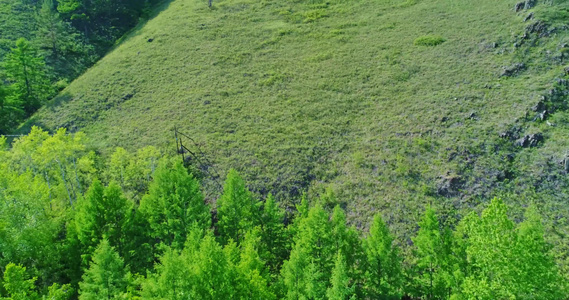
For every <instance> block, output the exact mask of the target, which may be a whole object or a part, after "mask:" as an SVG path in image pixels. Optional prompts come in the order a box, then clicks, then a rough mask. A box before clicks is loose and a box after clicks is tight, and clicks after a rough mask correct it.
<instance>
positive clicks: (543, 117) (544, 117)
mask: <svg viewBox="0 0 569 300" xmlns="http://www.w3.org/2000/svg"><path fill="white" fill-rule="evenodd" d="M547 115H548V113H547V110H544V111H542V112H540V113H539V115H538V118H539V119H540V120H541V121H545V119H547Z"/></svg>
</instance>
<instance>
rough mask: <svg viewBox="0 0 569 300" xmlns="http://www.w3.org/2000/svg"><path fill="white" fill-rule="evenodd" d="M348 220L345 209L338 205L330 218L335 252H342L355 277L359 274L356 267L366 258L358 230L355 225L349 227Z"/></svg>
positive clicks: (349, 271)
mask: <svg viewBox="0 0 569 300" xmlns="http://www.w3.org/2000/svg"><path fill="white" fill-rule="evenodd" d="M346 222H347V221H346V213H345V212H344V209H342V208H341V207H340V206H339V205H336V206H335V207H334V211H333V212H332V217H331V219H330V223H331V226H332V237H333V240H334V252H340V251H341V252H342V255H343V256H344V258H345V260H346V264H347V267H348V274H349V276H351V277H355V276H356V275H357V274H356V273H357V270H356V268H355V267H356V266H357V265H359V264H360V262H362V261H363V260H364V253H363V248H362V245H361V241H360V238H359V235H358V232H357V230H356V229H355V228H354V227H348V226H347V223H346ZM354 279H356V278H354Z"/></svg>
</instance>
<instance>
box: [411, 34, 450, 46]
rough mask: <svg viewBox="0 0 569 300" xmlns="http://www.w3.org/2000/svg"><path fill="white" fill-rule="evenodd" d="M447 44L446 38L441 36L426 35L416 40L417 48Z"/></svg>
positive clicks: (414, 42)
mask: <svg viewBox="0 0 569 300" xmlns="http://www.w3.org/2000/svg"><path fill="white" fill-rule="evenodd" d="M444 42H445V38H443V37H442V36H440V35H425V36H421V37H418V38H416V39H415V41H413V44H414V45H415V46H437V45H440V44H442V43H444Z"/></svg>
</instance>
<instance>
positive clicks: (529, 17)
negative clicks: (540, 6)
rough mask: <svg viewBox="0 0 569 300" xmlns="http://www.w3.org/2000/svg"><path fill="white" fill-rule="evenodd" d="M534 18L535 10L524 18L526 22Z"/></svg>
mask: <svg viewBox="0 0 569 300" xmlns="http://www.w3.org/2000/svg"><path fill="white" fill-rule="evenodd" d="M532 19H533V12H530V13H529V15H527V16H526V17H525V18H524V22H527V21H529V20H532Z"/></svg>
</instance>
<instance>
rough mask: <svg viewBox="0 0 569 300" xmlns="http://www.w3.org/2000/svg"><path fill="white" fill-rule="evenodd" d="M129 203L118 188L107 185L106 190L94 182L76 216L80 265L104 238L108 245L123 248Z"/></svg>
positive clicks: (114, 185)
mask: <svg viewBox="0 0 569 300" xmlns="http://www.w3.org/2000/svg"><path fill="white" fill-rule="evenodd" d="M131 209H132V204H131V203H130V202H129V200H127V199H126V198H125V197H123V195H122V191H121V189H120V187H119V186H118V185H117V184H116V183H111V184H110V185H109V186H108V187H107V188H103V186H102V184H101V183H100V182H99V181H98V180H95V181H94V182H93V184H92V185H91V187H90V188H89V190H88V191H87V193H86V195H85V198H84V199H83V200H82V203H80V205H79V209H78V212H77V216H76V226H77V236H78V238H79V241H80V242H81V244H82V246H83V249H84V250H83V262H84V265H86V263H88V262H89V261H90V259H91V254H92V253H93V251H94V249H95V247H96V246H97V245H98V244H99V241H100V240H101V239H102V238H103V236H106V237H107V239H108V242H109V243H110V244H111V245H112V246H114V247H117V250H118V251H119V252H122V251H123V250H125V249H124V245H123V239H125V238H126V237H123V232H124V231H127V228H126V226H127V225H128V224H129V217H130V211H131Z"/></svg>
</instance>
